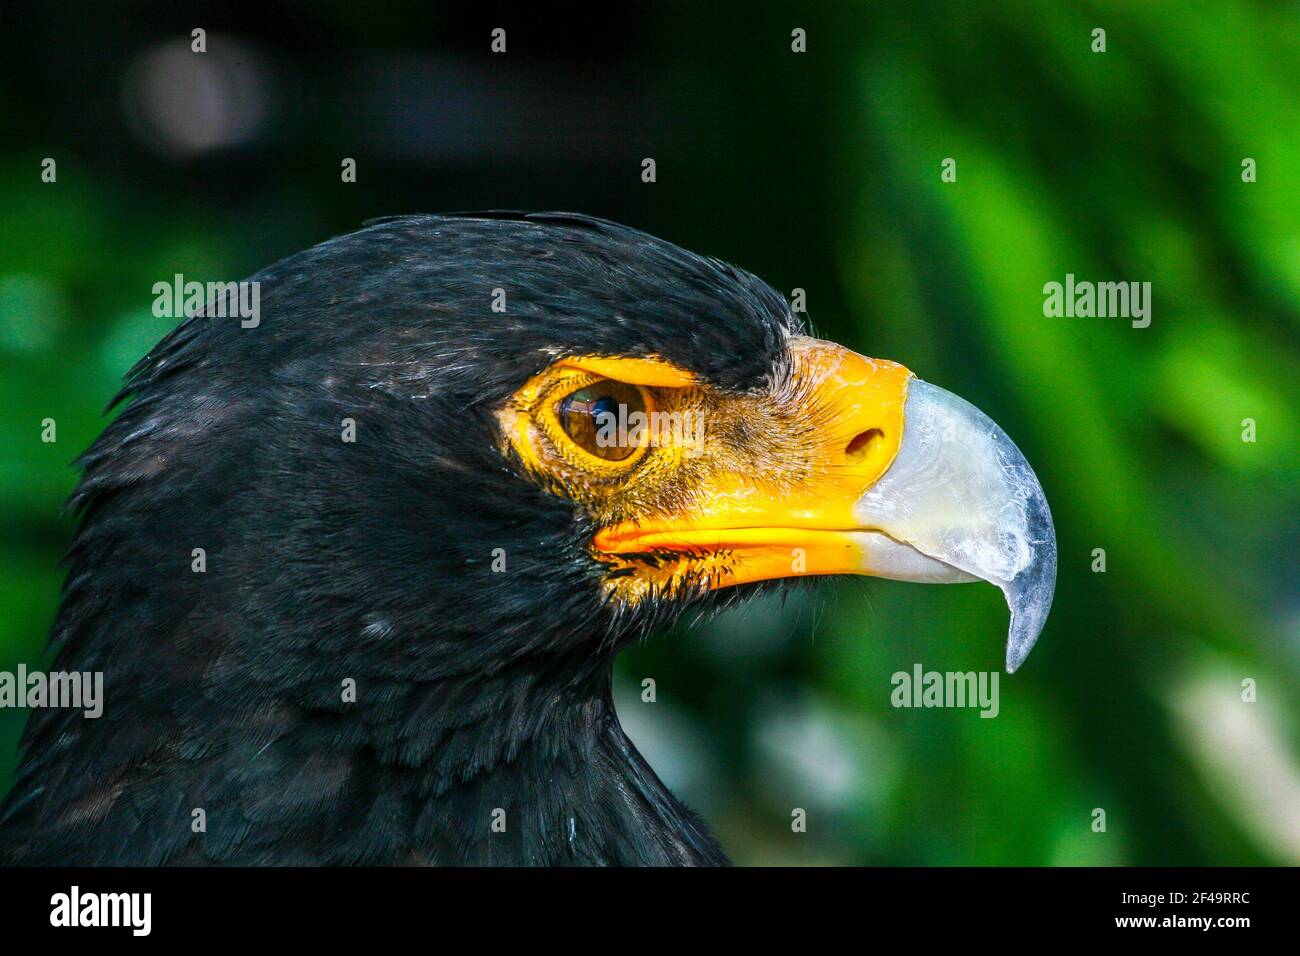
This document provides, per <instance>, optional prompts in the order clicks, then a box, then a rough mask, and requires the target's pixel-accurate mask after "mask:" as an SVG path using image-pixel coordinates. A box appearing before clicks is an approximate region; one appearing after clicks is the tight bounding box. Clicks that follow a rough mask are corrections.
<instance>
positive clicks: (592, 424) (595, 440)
mask: <svg viewBox="0 0 1300 956" xmlns="http://www.w3.org/2000/svg"><path fill="white" fill-rule="evenodd" d="M555 412H556V417H557V418H559V420H560V427H561V428H563V429H564V433H565V434H566V435H568V436H569V438H571V439H572V440H573V443H574V444H576V445H577V446H578V447H579V448H581V449H582V450H583V451H585V452H587V453H588V454H590V455H595V456H596V457H597V458H601V459H603V460H605V461H623V460H624V459H626V458H628V457H630V456H631V455H632V453H633V452H634V451H636V450H637V449H638V448H640V447H641V445H642V444H643V443H644V441H645V439H646V437H647V436H648V430H647V424H648V421H647V416H646V400H645V393H644V392H643V391H642V390H641V389H640V388H638V387H637V386H635V385H628V384H626V383H624V382H614V381H609V380H605V381H600V382H593V383H592V384H590V385H587V386H585V387H583V388H580V389H578V390H577V391H576V392H570V393H569V394H568V395H566V396H565V397H564V398H562V399H561V400H560V402H559V404H558V405H557V406H556V410H555Z"/></svg>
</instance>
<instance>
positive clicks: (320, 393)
mask: <svg viewBox="0 0 1300 956" xmlns="http://www.w3.org/2000/svg"><path fill="white" fill-rule="evenodd" d="M250 281H251V282H255V283H257V288H258V290H259V295H260V299H259V301H260V316H259V317H258V320H257V321H256V322H247V321H240V320H239V319H238V318H231V319H227V318H220V317H214V316H212V315H209V314H205V312H204V310H199V312H198V313H197V314H193V315H191V316H190V317H188V318H186V319H185V320H184V321H182V322H181V323H180V324H179V325H178V326H177V327H176V328H175V329H174V330H173V331H172V332H171V333H169V334H168V335H167V336H166V337H165V338H164V339H163V340H162V341H161V342H159V343H158V345H157V346H156V347H155V348H154V349H153V350H152V351H151V352H149V354H148V355H146V356H145V357H144V358H142V359H141V360H140V361H139V362H138V363H137V364H136V365H135V366H134V367H133V368H132V369H131V370H130V371H129V373H128V374H127V377H126V382H125V385H124V387H123V389H122V391H121V392H120V393H119V394H118V396H117V397H116V398H115V399H114V400H113V403H112V404H111V405H110V408H114V407H116V408H118V410H119V413H118V414H117V416H116V418H115V419H114V420H113V421H112V422H111V423H110V424H109V425H108V426H107V427H106V428H105V430H104V431H103V433H102V434H101V435H100V437H99V438H98V439H97V440H96V441H95V442H94V443H93V444H92V445H91V447H90V448H89V450H87V451H86V452H85V453H84V454H83V455H82V456H81V457H80V458H79V459H78V461H77V465H78V466H79V468H80V469H81V472H82V475H81V479H80V482H79V484H78V486H77V488H76V489H75V491H74V493H73V494H72V497H71V499H70V502H69V506H70V508H71V509H72V510H73V512H74V513H75V515H76V516H77V519H78V521H77V528H76V531H75V533H74V535H73V537H72V540H71V543H70V545H69V548H68V551H67V554H66V558H65V565H66V572H67V574H66V580H65V583H64V586H63V590H62V595H61V599H60V605H59V608H58V612H57V616H56V618H55V621H54V624H53V627H52V631H51V637H50V640H51V649H52V652H53V653H54V655H55V657H54V662H53V670H55V671H59V672H81V673H102V675H103V680H104V700H103V703H102V708H103V712H102V714H101V715H100V716H99V717H97V718H94V719H90V718H87V717H86V716H85V715H84V714H83V713H82V712H81V711H79V710H73V709H66V708H48V709H39V710H34V711H33V713H32V714H31V717H30V720H29V722H28V725H27V727H26V730H25V733H24V736H23V740H22V744H21V753H20V760H21V762H20V766H19V769H18V771H17V774H16V777H15V783H14V786H13V788H12V790H11V792H10V793H9V794H8V796H7V799H6V801H5V803H4V806H3V809H2V810H0V860H3V861H4V862H7V863H10V864H30V865H44V864H62V865H120V864H129V865H209V864H232V865H426V864H428V865H435V864H452V865H651V866H661V865H710V864H717V865H721V864H725V863H727V862H728V859H727V856H726V855H725V853H724V851H723V849H722V848H721V846H720V845H719V843H718V842H717V840H716V839H715V838H714V837H713V836H712V834H711V833H710V831H709V829H708V826H707V825H706V823H705V822H704V821H702V820H701V819H700V818H699V817H698V816H697V815H696V814H695V813H693V812H692V811H691V810H690V809H689V808H688V807H686V806H685V805H684V804H683V803H682V802H681V801H680V800H678V799H677V798H676V797H674V795H673V794H672V793H671V792H670V791H669V790H668V788H667V787H666V786H665V785H664V784H663V783H662V782H661V781H660V780H659V778H658V777H657V776H656V775H655V772H654V771H653V770H652V769H651V768H650V766H649V765H648V764H647V763H646V761H645V760H644V759H643V758H642V757H641V755H640V754H639V753H638V752H637V750H636V748H635V747H634V746H633V744H632V742H631V741H630V740H629V739H628V737H627V735H626V734H625V733H624V731H623V729H622V728H621V726H620V723H619V719H618V715H617V714H616V713H615V708H614V704H613V700H612V690H611V685H612V676H611V675H612V665H613V662H614V659H615V657H616V656H617V655H618V653H619V652H620V650H621V649H623V648H625V647H627V646H628V645H629V644H631V643H633V642H636V641H639V640H642V639H644V638H646V637H647V636H649V635H650V634H651V633H652V632H654V631H656V630H658V629H661V628H663V627H665V626H666V625H668V624H670V623H671V622H672V621H674V620H675V619H676V618H678V617H679V616H681V615H682V614H683V613H685V612H687V611H698V612H702V613H710V612H713V611H716V610H719V609H721V608H724V607H727V606H729V605H732V604H734V603H736V602H738V601H741V600H744V599H745V598H746V597H749V596H751V595H753V594H755V593H756V592H758V591H760V590H763V589H770V588H780V587H787V586H790V584H791V582H794V583H796V584H797V583H798V582H800V581H806V580H809V579H814V578H820V577H822V576H825V575H834V574H860V575H871V576H876V577H882V578H893V579H899V580H906V581H919V582H934V583H943V582H965V581H976V580H982V581H986V582H989V583H992V584H994V585H996V586H997V587H998V588H1000V589H1001V590H1002V591H1003V592H1004V594H1005V596H1006V600H1007V603H1008V606H1009V608H1010V615H1011V616H1010V627H1009V633H1008V640H1007V645H1006V659H1005V662H1006V669H1007V670H1008V671H1014V670H1015V669H1016V668H1017V667H1018V666H1019V665H1020V664H1021V662H1022V661H1023V660H1024V659H1025V656H1026V655H1027V654H1028V653H1029V650H1030V648H1031V647H1032V646H1033V644H1034V642H1035V640H1036V639H1037V637H1038V634H1039V632H1040V631H1041V630H1042V628H1043V625H1044V622H1045V619H1046V617H1047V614H1048V610H1049V607H1050V605H1051V599H1052V592H1053V588H1054V585H1055V576H1056V543H1055V536H1054V532H1053V529H1052V520H1051V514H1050V512H1049V510H1048V507H1047V503H1046V500H1045V497H1044V494H1043V490H1042V488H1041V486H1040V484H1039V482H1038V480H1037V478H1036V477H1035V475H1034V472H1033V470H1032V469H1031V468H1030V466H1029V464H1028V463H1027V462H1026V460H1025V458H1024V456H1023V455H1022V454H1021V453H1020V452H1019V451H1018V450H1017V448H1016V446H1015V445H1014V444H1013V443H1012V442H1011V441H1010V439H1009V438H1008V437H1007V436H1006V434H1005V433H1004V432H1003V431H1002V430H1001V429H1000V428H998V426H997V425H995V424H994V423H993V422H992V421H991V420H990V419H989V418H988V417H986V416H985V415H983V414H982V413H981V412H979V411H978V410H977V409H975V408H974V407H973V406H972V405H970V404H968V403H966V402H965V401H963V400H962V399H960V398H958V397H956V396H955V395H952V394H950V393H949V392H946V391H944V390H943V389H941V388H938V387H936V386H934V385H931V384H928V383H927V382H925V381H923V380H922V379H920V378H918V377H917V376H916V375H915V374H913V372H912V371H910V370H909V369H907V368H905V367H903V366H902V365H899V364H897V363H894V362H890V361H887V360H883V359H875V358H867V357H864V356H862V355H860V354H858V353H856V352H853V351H850V350H849V349H847V348H845V347H843V346H841V345H838V344H835V343H833V342H829V341H825V340H821V339H818V338H814V337H813V336H811V335H810V334H809V331H808V328H807V325H806V323H805V321H804V320H803V318H802V316H801V315H800V314H798V313H796V312H795V311H793V310H792V308H791V306H790V303H789V302H788V301H787V300H786V299H785V298H784V297H783V296H782V295H781V294H779V293H778V292H776V291H775V290H774V289H772V288H771V287H770V286H768V285H767V284H765V283H764V282H763V281H761V280H760V279H758V278H756V277H755V276H753V275H751V274H749V273H747V272H745V271H743V270H741V269H739V268H736V267H734V266H732V265H729V264H727V263H725V262H722V261H720V260H718V259H715V258H709V257H705V256H701V255H697V254H694V253H691V252H688V251H686V250H684V249H682V248H679V247H678V246H676V245H673V244H672V243H669V242H666V241H663V240H661V239H658V238H655V237H653V236H650V235H647V234H646V233H644V232H640V231H637V230H635V229H631V228H628V227H625V226H621V225H618V224H616V223H613V222H609V221H606V220H602V219H597V218H592V217H588V216H584V215H577V214H571V213H521V212H498V211H493V212H483V213H472V214H450V215H416V216H401V217H392V218H387V219H380V220H373V221H371V222H368V223H366V224H365V226H364V227H363V228H362V229H360V230H358V231H355V232H352V233H350V234H347V235H343V236H340V237H336V238H334V239H331V240H329V241H327V242H324V243H321V244H320V245H317V246H314V247H312V248H310V249H307V250H306V251H303V252H300V253H297V254H295V255H292V256H290V257H289V258H287V259H284V260H282V261H280V262H278V263H276V264H275V265H272V266H270V267H269V268H266V269H265V270H263V271H262V272H260V273H258V274H257V275H255V276H253V277H252V279H251V280H250Z"/></svg>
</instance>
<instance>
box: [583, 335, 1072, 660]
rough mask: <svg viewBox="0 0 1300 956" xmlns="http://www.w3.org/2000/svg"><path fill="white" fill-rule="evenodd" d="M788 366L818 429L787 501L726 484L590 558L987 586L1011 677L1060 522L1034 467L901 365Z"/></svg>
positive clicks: (750, 575) (827, 352) (801, 353)
mask: <svg viewBox="0 0 1300 956" xmlns="http://www.w3.org/2000/svg"><path fill="white" fill-rule="evenodd" d="M792 351H793V353H794V363H795V367H794V374H795V377H796V378H798V379H799V380H800V381H801V382H802V383H803V385H804V388H803V389H801V390H800V394H801V395H803V396H805V397H804V398H803V401H804V402H806V404H807V405H808V408H807V409H805V410H804V411H805V412H806V420H807V421H809V422H819V423H822V424H821V425H820V426H819V427H818V428H817V429H815V430H813V434H812V435H811V436H808V435H803V436H802V437H801V440H800V441H799V442H793V441H792V442H791V444H792V445H793V444H797V445H798V447H797V448H795V449H792V451H791V461H789V462H787V463H786V465H785V466H784V468H783V469H782V468H780V466H778V470H783V471H784V473H785V475H786V479H787V480H786V481H785V483H784V486H783V488H782V491H781V493H780V494H779V495H774V494H772V492H771V488H772V487H773V485H774V484H775V483H777V482H778V481H780V480H781V476H780V475H777V474H763V473H762V468H761V467H758V466H756V467H755V468H754V469H753V470H750V471H746V472H745V473H743V474H742V473H738V471H739V470H737V469H729V470H726V471H723V472H721V473H718V474H715V475H714V476H712V478H711V479H710V480H709V485H710V486H709V487H708V488H706V489H705V490H704V496H705V497H706V499H707V500H708V502H709V504H708V505H707V506H706V507H704V508H703V509H697V511H696V512H695V513H692V514H684V515H680V516H674V517H671V518H666V519H660V520H654V521H649V522H644V521H638V522H626V523H623V524H619V525H614V526H612V527H608V528H605V529H603V530H601V531H600V532H599V533H598V534H597V535H596V537H595V539H594V540H593V545H594V547H595V549H596V550H597V552H601V553H604V554H605V555H608V556H611V557H612V556H618V555H632V554H646V553H654V554H658V555H663V554H678V555H689V556H691V558H690V560H694V561H697V562H698V561H699V560H700V556H701V555H708V556H711V557H712V558H714V559H715V560H714V561H713V562H712V563H711V564H710V565H709V566H708V580H709V586H710V587H713V588H717V587H727V586H730V585H735V584H743V583H747V582H750V581H760V580H768V579H772V578H780V577H792V576H797V575H805V574H864V575H871V576H874V577H881V578H892V579H895V580H900V581H919V582H926V583H958V582H967V581H977V580H982V581H987V582H989V583H990V584H993V585H996V586H997V587H998V588H1000V589H1001V590H1002V593H1003V594H1004V595H1005V597H1006V601H1007V605H1008V607H1009V608H1010V611H1011V622H1010V626H1009V629H1008V634H1007V648H1006V669H1007V671H1008V672H1014V671H1015V670H1016V669H1017V668H1018V667H1019V666H1020V665H1021V664H1022V663H1023V662H1024V660H1025V658H1026V657H1027V656H1028V654H1029V651H1030V650H1031V649H1032V648H1033V646H1034V642H1035V641H1036V640H1037V639H1038V635H1039V633H1040V632H1041V631H1042V629H1043V625H1044V623H1045V622H1046V620H1047V613H1048V611H1049V610H1050V608H1051V605H1052V593H1053V590H1054V589H1055V586H1056V534H1055V531H1054V530H1053V528H1052V516H1051V512H1050V511H1049V509H1048V507H1047V500H1046V498H1045V497H1044V495H1043V489H1042V486H1041V485H1040V484H1039V483H1038V479H1037V477H1036V476H1035V475H1034V471H1033V469H1032V468H1030V466H1029V463H1028V462H1027V461H1026V460H1025V457H1024V456H1023V455H1022V454H1021V453H1020V450H1019V449H1018V448H1016V446H1015V445H1014V444H1013V443H1012V441H1011V439H1010V438H1008V437H1007V435H1006V433H1005V432H1003V431H1002V429H1000V428H999V427H998V426H997V425H996V424H994V423H993V421H992V420H991V419H990V418H989V417H988V416H986V415H985V414H984V413H983V412H981V411H979V410H978V409H977V408H975V407H974V406H973V405H971V404H970V403H969V402H966V401H964V400H963V399H961V398H958V397H957V396H956V395H953V394H951V393H950V392H946V391H944V390H943V389H941V388H938V387H937V386H934V385H931V384H929V383H928V382H923V381H921V380H920V379H917V378H916V377H915V376H914V375H913V374H912V373H911V372H910V371H908V370H907V369H905V368H903V366H901V365H897V364H895V363H893V362H887V361H882V360H878V359H869V358H865V357H863V356H861V355H857V354H856V353H854V352H850V351H849V350H847V349H844V348H842V347H841V346H838V345H835V344H834V343H830V342H823V341H819V340H814V339H799V340H796V342H795V344H794V346H793V349H792ZM796 459H797V460H796ZM769 467H772V466H770V465H769ZM686 560H687V559H686V558H685V557H684V558H683V561H686Z"/></svg>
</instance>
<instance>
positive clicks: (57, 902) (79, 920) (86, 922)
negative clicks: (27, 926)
mask: <svg viewBox="0 0 1300 956" xmlns="http://www.w3.org/2000/svg"><path fill="white" fill-rule="evenodd" d="M50 925H51V926H59V927H63V926H68V927H73V926H127V927H130V929H131V935H132V936H148V935H149V932H150V930H151V929H152V928H153V894H151V893H83V892H81V887H79V886H74V887H72V889H71V890H70V891H69V892H67V893H55V894H54V895H53V896H51V897H50Z"/></svg>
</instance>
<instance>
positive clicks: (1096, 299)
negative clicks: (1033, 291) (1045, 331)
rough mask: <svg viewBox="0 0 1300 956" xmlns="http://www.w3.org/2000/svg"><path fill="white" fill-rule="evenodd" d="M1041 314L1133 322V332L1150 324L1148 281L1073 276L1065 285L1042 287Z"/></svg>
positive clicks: (1070, 273) (1069, 275) (1069, 277)
mask: <svg viewBox="0 0 1300 956" xmlns="http://www.w3.org/2000/svg"><path fill="white" fill-rule="evenodd" d="M1043 315H1045V316H1047V317H1048V318H1061V317H1062V316H1064V317H1065V318H1068V319H1073V318H1075V317H1078V318H1085V319H1089V318H1093V317H1096V318H1099V319H1110V318H1120V319H1132V320H1133V321H1132V323H1131V324H1132V326H1133V328H1135V329H1145V328H1146V327H1147V326H1148V325H1150V324H1151V283H1150V282H1088V281H1087V280H1084V281H1082V282H1076V281H1075V280H1074V273H1073V272H1067V273H1066V274H1065V282H1064V283H1060V282H1049V283H1047V284H1046V285H1044V286H1043Z"/></svg>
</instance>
